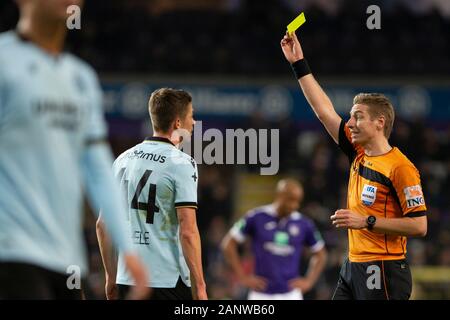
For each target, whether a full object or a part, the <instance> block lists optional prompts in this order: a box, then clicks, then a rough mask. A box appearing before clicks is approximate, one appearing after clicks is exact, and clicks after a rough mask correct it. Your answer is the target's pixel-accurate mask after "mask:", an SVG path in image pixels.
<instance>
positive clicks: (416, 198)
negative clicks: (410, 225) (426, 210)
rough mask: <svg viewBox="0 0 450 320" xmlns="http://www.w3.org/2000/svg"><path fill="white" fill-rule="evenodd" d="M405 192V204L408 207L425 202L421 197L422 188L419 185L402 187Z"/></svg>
mask: <svg viewBox="0 0 450 320" xmlns="http://www.w3.org/2000/svg"><path fill="white" fill-rule="evenodd" d="M403 192H404V193H405V199H406V206H407V207H408V209H409V208H414V207H420V206H423V205H424V204H425V200H424V199H423V193H422V188H421V186H420V185H415V186H412V187H406V188H405V189H403Z"/></svg>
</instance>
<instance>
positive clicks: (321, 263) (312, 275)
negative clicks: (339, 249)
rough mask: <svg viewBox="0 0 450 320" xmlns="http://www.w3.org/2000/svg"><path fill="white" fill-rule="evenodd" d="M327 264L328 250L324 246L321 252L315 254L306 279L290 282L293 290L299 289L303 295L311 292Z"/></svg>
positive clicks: (310, 262) (311, 259)
mask: <svg viewBox="0 0 450 320" xmlns="http://www.w3.org/2000/svg"><path fill="white" fill-rule="evenodd" d="M326 262H327V250H326V249H325V246H323V247H322V248H321V249H320V250H318V251H316V252H313V253H312V256H311V258H310V260H309V264H308V270H307V271H306V275H305V277H300V278H296V279H292V280H291V281H289V285H290V287H291V288H298V289H300V290H301V292H302V293H306V292H308V291H310V290H311V288H312V287H314V285H315V284H316V282H317V280H318V279H319V277H320V274H321V273H322V271H323V269H324V268H325V264H326Z"/></svg>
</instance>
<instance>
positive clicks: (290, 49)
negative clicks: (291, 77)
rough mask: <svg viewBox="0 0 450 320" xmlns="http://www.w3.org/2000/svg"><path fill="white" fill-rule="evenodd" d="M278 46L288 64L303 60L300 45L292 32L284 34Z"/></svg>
mask: <svg viewBox="0 0 450 320" xmlns="http://www.w3.org/2000/svg"><path fill="white" fill-rule="evenodd" d="M280 44H281V49H282V50H283V53H284V56H285V58H286V60H287V61H289V63H291V64H292V63H294V62H295V61H298V60H301V59H303V50H302V46H301V45H300V42H299V41H298V39H297V35H296V34H295V32H292V34H289V33H287V32H286V34H285V35H284V37H283V39H281V42H280Z"/></svg>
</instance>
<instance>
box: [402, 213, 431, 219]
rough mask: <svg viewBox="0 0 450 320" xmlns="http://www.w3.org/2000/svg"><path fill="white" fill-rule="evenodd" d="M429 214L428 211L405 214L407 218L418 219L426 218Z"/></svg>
mask: <svg viewBox="0 0 450 320" xmlns="http://www.w3.org/2000/svg"><path fill="white" fill-rule="evenodd" d="M426 215H427V212H426V211H416V212H410V213H407V214H405V217H408V218H417V217H423V216H426Z"/></svg>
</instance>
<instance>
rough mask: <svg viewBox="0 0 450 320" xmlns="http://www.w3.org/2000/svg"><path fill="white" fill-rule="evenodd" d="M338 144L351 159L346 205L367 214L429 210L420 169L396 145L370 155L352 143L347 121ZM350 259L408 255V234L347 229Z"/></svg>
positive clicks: (412, 214) (418, 213)
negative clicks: (388, 233) (384, 151)
mask: <svg viewBox="0 0 450 320" xmlns="http://www.w3.org/2000/svg"><path fill="white" fill-rule="evenodd" d="M339 146H340V148H341V149H342V150H343V151H344V152H345V154H346V155H347V156H348V157H349V159H350V162H351V168H350V178H349V183H348V195H347V207H348V209H349V210H352V211H353V212H357V213H359V214H361V215H364V216H370V215H373V216H376V217H383V218H402V217H419V216H423V215H425V214H426V210H427V208H426V206H425V200H424V196H423V192H422V186H421V183H420V175H419V171H418V170H417V169H416V167H415V166H414V165H413V164H412V163H411V161H409V160H408V158H407V157H406V156H405V155H404V154H403V153H402V152H401V151H400V150H398V149H397V148H395V147H394V148H392V150H391V151H389V152H388V153H386V154H383V155H380V156H375V157H370V156H367V155H366V154H365V153H364V149H363V148H362V147H361V146H359V145H357V144H352V143H351V138H350V129H349V128H348V127H347V125H346V124H345V122H344V121H342V122H341V125H340V127H339ZM348 239H349V260H350V261H351V262H369V261H375V260H397V259H403V258H405V253H406V237H403V236H395V235H386V234H381V233H375V232H372V231H369V230H367V229H361V230H353V229H349V230H348Z"/></svg>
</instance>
